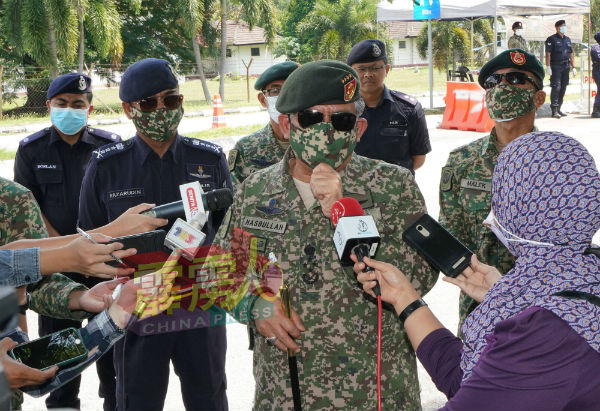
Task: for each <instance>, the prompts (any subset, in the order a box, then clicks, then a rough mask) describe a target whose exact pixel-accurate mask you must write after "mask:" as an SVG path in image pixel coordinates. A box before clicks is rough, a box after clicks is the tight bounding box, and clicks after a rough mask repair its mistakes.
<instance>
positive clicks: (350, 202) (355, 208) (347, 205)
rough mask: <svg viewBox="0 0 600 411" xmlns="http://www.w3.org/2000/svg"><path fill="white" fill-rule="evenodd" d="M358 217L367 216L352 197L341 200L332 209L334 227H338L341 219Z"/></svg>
mask: <svg viewBox="0 0 600 411" xmlns="http://www.w3.org/2000/svg"><path fill="white" fill-rule="evenodd" d="M357 215H365V212H364V211H363V209H362V207H361V206H360V204H359V203H358V201H356V200H355V199H354V198H352V197H344V198H340V199H339V200H338V201H336V202H335V203H334V204H333V206H332V207H331V222H332V223H333V227H334V228H335V227H337V223H338V221H339V219H340V218H341V217H350V216H357Z"/></svg>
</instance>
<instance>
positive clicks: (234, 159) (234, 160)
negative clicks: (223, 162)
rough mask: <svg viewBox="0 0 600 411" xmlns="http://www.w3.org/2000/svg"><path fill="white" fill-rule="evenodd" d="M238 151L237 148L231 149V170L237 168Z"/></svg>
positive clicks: (229, 159)
mask: <svg viewBox="0 0 600 411" xmlns="http://www.w3.org/2000/svg"><path fill="white" fill-rule="evenodd" d="M237 158H238V151H237V149H235V148H234V149H231V150H229V156H228V157H227V164H229V171H233V170H234V169H235V163H237Z"/></svg>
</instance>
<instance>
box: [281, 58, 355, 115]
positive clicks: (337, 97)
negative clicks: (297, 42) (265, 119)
mask: <svg viewBox="0 0 600 411" xmlns="http://www.w3.org/2000/svg"><path fill="white" fill-rule="evenodd" d="M359 91H360V83H359V80H358V74H356V71H354V69H352V67H350V66H349V65H347V64H344V63H341V62H339V61H335V60H319V61H313V62H311V63H306V64H304V65H302V66H300V67H299V68H298V69H297V70H295V71H294V72H293V73H292V74H290V76H289V77H288V78H287V80H286V81H285V83H284V85H283V88H282V89H281V93H280V94H279V99H277V105H276V108H277V111H279V112H280V113H297V112H298V111H301V110H304V109H305V108H308V107H312V106H315V105H317V104H345V103H351V102H353V101H356V100H358V99H359V98H360V93H359Z"/></svg>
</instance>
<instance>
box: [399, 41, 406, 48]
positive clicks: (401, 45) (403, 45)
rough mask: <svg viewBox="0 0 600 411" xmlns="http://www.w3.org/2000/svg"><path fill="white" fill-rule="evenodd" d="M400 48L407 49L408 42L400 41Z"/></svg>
mask: <svg viewBox="0 0 600 411" xmlns="http://www.w3.org/2000/svg"><path fill="white" fill-rule="evenodd" d="M398 48H401V49H405V48H406V41H404V40H401V41H399V42H398Z"/></svg>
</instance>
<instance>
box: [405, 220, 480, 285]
mask: <svg viewBox="0 0 600 411" xmlns="http://www.w3.org/2000/svg"><path fill="white" fill-rule="evenodd" d="M402 239H403V240H404V241H406V242H407V243H408V244H409V245H410V246H411V247H413V248H414V249H415V250H417V253H419V255H420V256H421V257H423V258H424V259H425V260H427V262H428V263H429V264H431V265H432V266H433V267H434V268H435V269H436V270H439V271H441V272H443V273H444V274H445V275H447V276H449V277H456V276H457V275H459V274H460V273H462V272H463V271H464V270H465V268H467V267H468V266H469V264H470V263H471V256H472V255H473V252H472V251H471V250H469V249H468V248H467V247H466V246H465V245H464V244H463V243H461V242H460V241H459V240H458V239H457V238H456V237H454V236H453V235H452V234H450V232H448V230H446V229H445V228H444V226H442V225H441V224H440V223H438V222H437V221H436V220H435V219H433V218H432V217H431V216H430V215H429V214H423V215H422V216H421V217H419V219H418V220H417V221H415V222H414V224H412V225H411V226H410V227H408V228H407V229H406V230H404V232H403V233H402Z"/></svg>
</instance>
